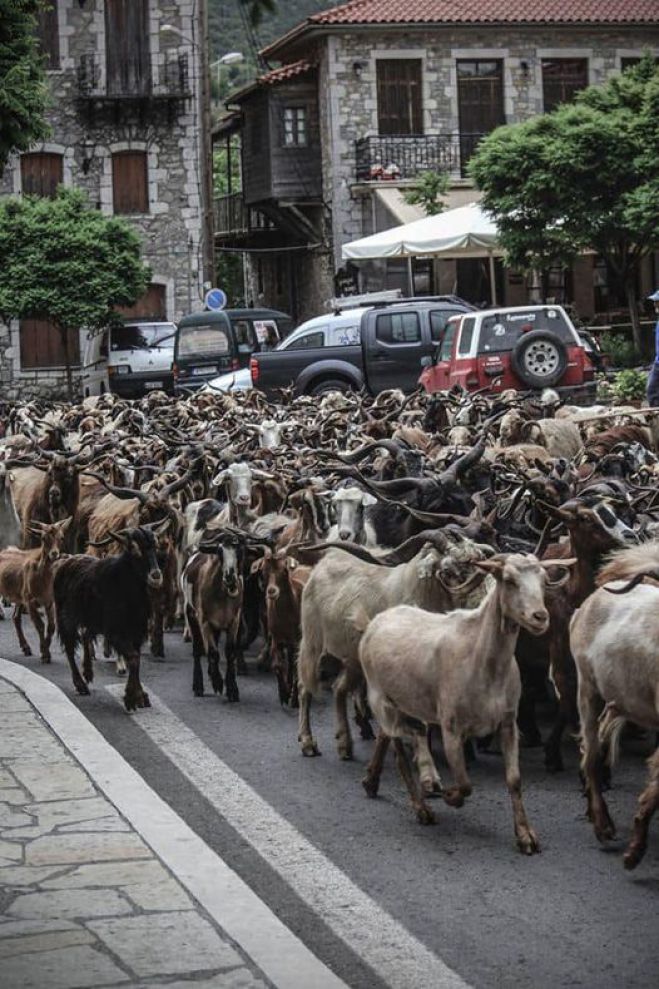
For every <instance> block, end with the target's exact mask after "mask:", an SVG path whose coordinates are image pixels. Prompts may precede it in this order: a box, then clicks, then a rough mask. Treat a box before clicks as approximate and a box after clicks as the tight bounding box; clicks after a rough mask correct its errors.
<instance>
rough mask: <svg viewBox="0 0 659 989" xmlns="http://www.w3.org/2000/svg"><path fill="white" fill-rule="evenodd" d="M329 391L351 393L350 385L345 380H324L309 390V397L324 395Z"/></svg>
mask: <svg viewBox="0 0 659 989" xmlns="http://www.w3.org/2000/svg"><path fill="white" fill-rule="evenodd" d="M329 391H340V392H347V391H352V385H351V384H350V382H349V381H346V379H345V378H326V379H325V380H324V381H319V382H318V384H317V385H314V386H313V388H310V389H309V394H310V395H326V394H327V392H329Z"/></svg>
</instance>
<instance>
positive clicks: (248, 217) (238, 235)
mask: <svg viewBox="0 0 659 989" xmlns="http://www.w3.org/2000/svg"><path fill="white" fill-rule="evenodd" d="M213 217H214V223H215V237H216V238H217V239H218V240H225V239H227V238H229V239H230V238H235V239H242V238H245V237H249V236H250V234H253V233H258V232H259V231H261V232H266V231H268V230H272V229H273V226H274V225H273V223H272V221H271V220H269V219H268V217H266V216H264V215H263V213H261V212H259V211H258V210H255V209H251V208H250V207H249V206H248V205H247V204H246V203H245V200H244V199H243V194H242V192H233V193H231V194H230V195H228V196H216V198H215V201H214V203H213Z"/></svg>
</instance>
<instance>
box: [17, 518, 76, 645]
mask: <svg viewBox="0 0 659 989" xmlns="http://www.w3.org/2000/svg"><path fill="white" fill-rule="evenodd" d="M30 525H31V528H32V529H33V530H34V533H35V534H36V535H38V536H39V538H40V539H41V546H40V547H39V548H38V549H16V547H14V546H12V547H9V548H8V549H5V550H2V551H0V597H3V598H5V599H6V600H7V601H10V602H11V603H12V604H13V605H14V627H15V628H16V635H17V637H18V644H19V646H20V647H21V651H22V653H23V655H24V656H31V655H32V650H31V649H30V646H29V644H28V642H27V639H26V638H25V635H24V634H23V627H22V623H21V618H22V615H23V612H24V611H27V613H28V614H29V616H30V619H31V621H32V624H33V625H34V627H35V629H36V631H37V635H38V636H39V651H40V655H41V661H42V662H43V663H49V662H50V643H51V640H52V638H53V632H54V631H55V613H54V608H53V565H54V563H55V561H56V560H59V558H60V556H61V553H62V551H63V549H64V542H65V539H66V534H67V531H68V529H69V526H70V525H71V519H70V518H68V519H63V520H62V521H61V522H52V523H51V524H50V525H48V524H47V523H45V522H32V523H30ZM39 608H43V609H44V611H45V613H46V623H47V624H46V627H45V628H44V623H43V620H42V618H41V615H40V614H39Z"/></svg>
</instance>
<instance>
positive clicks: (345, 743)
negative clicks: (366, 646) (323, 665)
mask: <svg viewBox="0 0 659 989" xmlns="http://www.w3.org/2000/svg"><path fill="white" fill-rule="evenodd" d="M349 693H350V682H349V675H348V671H347V670H346V669H343V670H342V671H341V673H340V674H339V676H338V677H337V679H336V682H335V684H334V705H335V709H336V721H337V726H338V727H337V729H336V736H335V737H336V750H337V752H338V753H339V758H340V759H344V760H345V761H349V760H350V759H352V735H351V734H350V723H349V721H348V707H347V705H348V694H349Z"/></svg>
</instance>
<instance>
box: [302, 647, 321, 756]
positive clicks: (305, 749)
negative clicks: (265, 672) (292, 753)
mask: <svg viewBox="0 0 659 989" xmlns="http://www.w3.org/2000/svg"><path fill="white" fill-rule="evenodd" d="M298 667H299V659H298ZM298 696H299V700H300V712H299V730H298V736H297V740H298V742H299V743H300V748H301V749H302V755H305V756H316V755H320V754H321V752H320V749H319V748H318V745H317V744H316V739H315V738H314V737H313V735H312V734H311V691H309V690H307V688H306V687H305V686H304V684H303V683H302V681H301V680H299V681H298Z"/></svg>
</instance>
